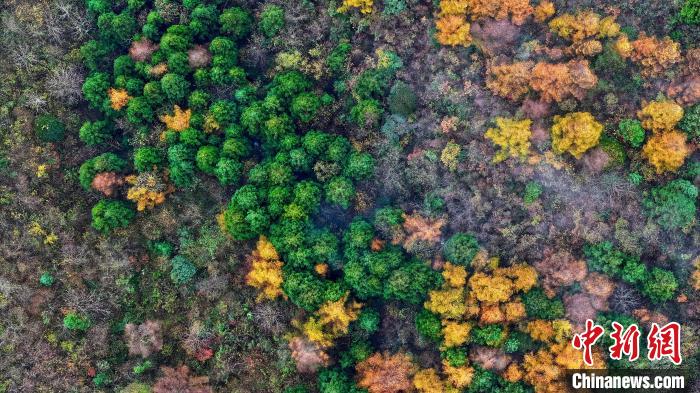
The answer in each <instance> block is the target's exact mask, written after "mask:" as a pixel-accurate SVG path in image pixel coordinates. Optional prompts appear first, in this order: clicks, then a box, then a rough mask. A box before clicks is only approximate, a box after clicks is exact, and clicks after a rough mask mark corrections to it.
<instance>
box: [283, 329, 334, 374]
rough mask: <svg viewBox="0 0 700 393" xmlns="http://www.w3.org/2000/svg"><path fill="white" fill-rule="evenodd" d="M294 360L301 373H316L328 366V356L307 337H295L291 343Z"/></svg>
mask: <svg viewBox="0 0 700 393" xmlns="http://www.w3.org/2000/svg"><path fill="white" fill-rule="evenodd" d="M289 349H290V350H291V351H292V359H294V362H295V364H296V366H297V370H298V371H299V372H301V373H314V372H316V371H318V369H319V368H321V367H325V366H327V365H328V363H329V360H330V358H329V357H328V354H327V353H326V352H324V351H323V349H322V348H321V347H320V346H319V345H318V344H317V343H315V342H313V341H311V340H308V339H307V338H305V337H294V338H292V339H291V340H290V341H289Z"/></svg>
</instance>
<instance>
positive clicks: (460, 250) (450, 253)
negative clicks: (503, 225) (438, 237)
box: [442, 233, 479, 266]
mask: <svg viewBox="0 0 700 393" xmlns="http://www.w3.org/2000/svg"><path fill="white" fill-rule="evenodd" d="M478 251H479V242H477V240H476V238H475V237H474V235H472V234H471V233H456V234H454V235H453V236H452V237H450V238H449V239H448V240H447V241H446V242H445V244H444V246H443V248H442V253H443V255H444V256H445V259H446V260H447V261H450V262H452V263H456V264H459V265H463V266H469V264H470V263H471V262H472V260H473V259H474V256H476V253H477V252H478Z"/></svg>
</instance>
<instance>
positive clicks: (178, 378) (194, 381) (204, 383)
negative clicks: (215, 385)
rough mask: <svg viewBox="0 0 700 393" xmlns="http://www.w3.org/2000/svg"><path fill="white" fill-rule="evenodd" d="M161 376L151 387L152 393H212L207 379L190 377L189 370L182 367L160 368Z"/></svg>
mask: <svg viewBox="0 0 700 393" xmlns="http://www.w3.org/2000/svg"><path fill="white" fill-rule="evenodd" d="M161 371H162V373H163V376H161V377H160V378H158V380H157V381H156V384H155V385H153V393H172V392H182V393H212V392H213V391H214V390H213V389H212V388H211V387H210V386H209V385H208V383H209V378H208V377H196V376H193V375H190V368H189V367H187V366H185V365H182V366H180V367H177V368H172V367H162V368H161Z"/></svg>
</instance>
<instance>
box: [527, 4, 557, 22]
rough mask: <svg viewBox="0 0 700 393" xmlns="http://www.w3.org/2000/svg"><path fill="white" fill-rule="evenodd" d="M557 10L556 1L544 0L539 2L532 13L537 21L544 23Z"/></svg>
mask: <svg viewBox="0 0 700 393" xmlns="http://www.w3.org/2000/svg"><path fill="white" fill-rule="evenodd" d="M555 12H556V10H555V8H554V3H552V2H551V1H549V0H542V1H540V3H539V4H537V6H536V7H535V10H534V11H533V13H532V14H533V16H534V17H535V21H536V22H539V23H542V22H544V21H546V20H547V19H549V18H551V17H552V16H553V15H554V13H555Z"/></svg>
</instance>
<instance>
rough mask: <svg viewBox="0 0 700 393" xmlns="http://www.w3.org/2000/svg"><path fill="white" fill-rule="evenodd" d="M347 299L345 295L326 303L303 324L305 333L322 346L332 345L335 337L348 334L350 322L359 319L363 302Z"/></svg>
mask: <svg viewBox="0 0 700 393" xmlns="http://www.w3.org/2000/svg"><path fill="white" fill-rule="evenodd" d="M347 299H348V295H345V296H343V297H341V298H340V299H338V300H336V301H329V302H326V303H324V304H323V305H322V306H321V307H320V308H319V309H318V311H316V313H315V315H313V316H311V317H309V319H308V320H307V321H306V322H305V323H304V324H303V326H302V330H303V332H304V335H306V337H307V338H308V339H309V340H311V341H313V342H315V343H317V344H318V345H320V346H321V347H330V346H332V345H333V340H334V339H336V338H338V337H340V336H342V335H344V334H347V332H348V329H349V327H350V322H352V321H354V320H356V319H357V317H358V315H359V312H360V308H361V307H362V304H360V303H358V302H356V301H348V300H347Z"/></svg>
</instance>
